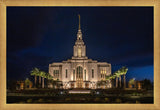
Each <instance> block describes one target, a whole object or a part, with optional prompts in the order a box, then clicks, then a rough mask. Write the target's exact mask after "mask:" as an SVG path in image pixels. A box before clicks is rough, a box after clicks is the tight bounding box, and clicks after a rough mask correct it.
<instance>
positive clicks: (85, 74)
mask: <svg viewBox="0 0 160 110" xmlns="http://www.w3.org/2000/svg"><path fill="white" fill-rule="evenodd" d="M84 79H85V81H86V70H84Z"/></svg>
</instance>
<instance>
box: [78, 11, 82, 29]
mask: <svg viewBox="0 0 160 110" xmlns="http://www.w3.org/2000/svg"><path fill="white" fill-rule="evenodd" d="M78 17H79V29H78V30H81V16H80V14H79V15H78Z"/></svg>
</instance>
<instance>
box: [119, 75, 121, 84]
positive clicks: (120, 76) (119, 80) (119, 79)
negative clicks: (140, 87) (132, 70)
mask: <svg viewBox="0 0 160 110" xmlns="http://www.w3.org/2000/svg"><path fill="white" fill-rule="evenodd" d="M119 82H120V87H121V76H120V77H119Z"/></svg>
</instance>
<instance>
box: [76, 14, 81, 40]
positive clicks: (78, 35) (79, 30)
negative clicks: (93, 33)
mask: <svg viewBox="0 0 160 110" xmlns="http://www.w3.org/2000/svg"><path fill="white" fill-rule="evenodd" d="M78 18H79V27H78V33H77V40H82V32H81V24H80V20H81V19H80V15H78Z"/></svg>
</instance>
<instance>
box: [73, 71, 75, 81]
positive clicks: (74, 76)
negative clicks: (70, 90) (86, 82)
mask: <svg viewBox="0 0 160 110" xmlns="http://www.w3.org/2000/svg"><path fill="white" fill-rule="evenodd" d="M73 81H75V70H73Z"/></svg>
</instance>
